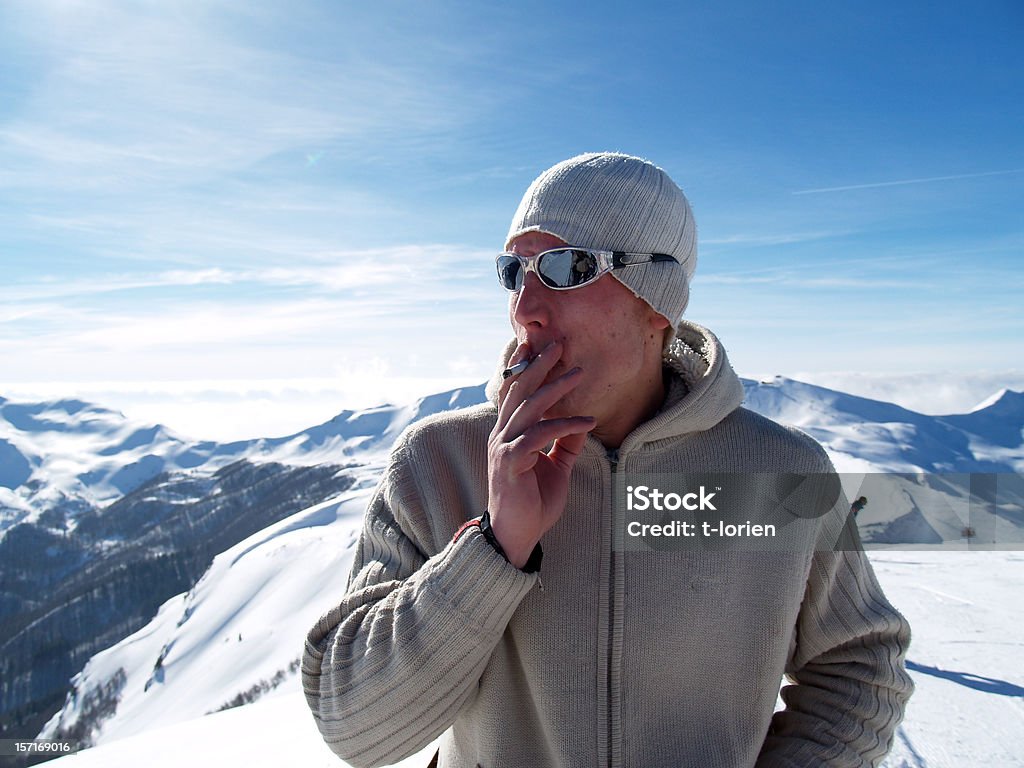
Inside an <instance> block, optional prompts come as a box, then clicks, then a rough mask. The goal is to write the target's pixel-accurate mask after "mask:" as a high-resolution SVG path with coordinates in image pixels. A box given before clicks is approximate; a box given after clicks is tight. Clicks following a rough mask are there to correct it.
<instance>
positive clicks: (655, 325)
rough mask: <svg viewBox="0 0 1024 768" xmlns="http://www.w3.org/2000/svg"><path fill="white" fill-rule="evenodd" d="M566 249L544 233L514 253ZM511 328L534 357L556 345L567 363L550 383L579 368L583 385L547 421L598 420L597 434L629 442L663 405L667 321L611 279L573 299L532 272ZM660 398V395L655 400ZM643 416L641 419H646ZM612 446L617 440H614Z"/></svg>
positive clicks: (512, 303) (517, 245) (520, 243)
mask: <svg viewBox="0 0 1024 768" xmlns="http://www.w3.org/2000/svg"><path fill="white" fill-rule="evenodd" d="M563 245H568V244H567V243H565V242H564V241H562V240H560V239H559V238H557V237H555V236H553V235H549V234H547V233H544V232H527V233H525V234H522V235H520V236H519V237H517V238H515V239H514V240H513V241H512V243H511V246H510V248H509V250H510V251H511V252H512V253H516V254H519V255H522V256H534V255H536V254H538V253H541V252H543V251H547V250H550V249H552V248H557V247H559V246H563ZM509 321H510V322H511V324H512V329H513V330H514V331H515V334H516V339H517V340H518V341H520V342H526V343H527V344H528V346H529V356H530V357H533V356H535V355H537V354H538V353H539V352H540V351H541V350H543V349H544V347H546V346H547V345H548V344H549V343H550V342H552V341H560V342H562V357H561V359H560V360H559V362H558V363H557V364H556V366H555V368H554V370H552V371H551V373H550V374H549V376H548V378H547V380H548V381H551V380H553V379H555V378H557V377H558V376H560V375H562V374H563V373H566V372H567V371H569V370H571V369H572V368H573V367H576V366H578V367H579V368H581V369H582V373H581V374H580V383H579V386H577V387H576V388H575V389H574V390H572V391H571V392H569V393H568V394H567V395H566V396H565V397H563V398H562V399H561V400H560V401H559V402H558V404H557V405H556V406H555V407H554V408H552V409H551V410H550V411H549V412H548V413H547V414H546V415H547V416H548V417H561V416H593V417H594V418H595V419H597V427H596V428H595V430H594V434H595V435H596V436H597V437H598V438H599V439H600V438H601V436H602V433H606V434H614V433H617V432H621V434H622V435H623V436H624V435H625V434H626V433H628V432H629V431H630V430H631V429H632V428H633V427H634V426H635V425H636V424H637V423H639V421H642V420H643V419H645V418H647V417H649V416H650V415H651V412H648V411H650V409H651V406H652V403H653V407H654V409H656V408H657V407H658V406H660V404H661V397H662V396H663V390H662V388H661V387H662V384H661V381H662V379H661V350H662V339H663V336H664V330H665V328H667V327H668V320H666V319H665V318H664V317H663V316H662V315H659V314H658V313H657V312H655V311H654V310H653V309H652V308H651V306H650V305H649V304H647V303H646V302H645V301H643V300H641V299H638V298H637V297H636V296H634V295H633V293H632V292H631V291H630V290H629V289H628V288H627V287H626V286H625V285H623V284H622V283H620V282H619V281H618V280H616V279H615V278H614V277H612V275H611V274H606V275H603V276H602V277H600V278H599V279H598V280H596V281H595V282H593V283H591V284H589V285H586V286H583V287H582V288H576V289H574V290H571V291H553V290H551V289H550V288H548V287H547V286H545V285H544V284H543V283H541V282H540V280H539V279H538V278H537V276H536V275H535V274H533V273H532V272H527V273H526V276H525V280H524V281H523V287H522V289H521V290H520V291H518V292H517V293H513V294H510V295H509ZM653 390H656V393H654V392H653ZM641 411H642V413H641ZM613 442H614V440H613Z"/></svg>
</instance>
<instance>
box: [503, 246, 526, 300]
mask: <svg viewBox="0 0 1024 768" xmlns="http://www.w3.org/2000/svg"><path fill="white" fill-rule="evenodd" d="M497 264H498V281H499V282H500V283H501V285H502V287H503V288H504V289H505V290H506V291H518V290H519V289H520V287H522V281H523V267H522V265H521V264H520V263H519V259H517V258H515V257H514V256H507V255H505V254H502V255H501V256H499V257H498V262H497Z"/></svg>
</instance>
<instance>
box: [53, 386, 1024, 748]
mask: <svg viewBox="0 0 1024 768" xmlns="http://www.w3.org/2000/svg"><path fill="white" fill-rule="evenodd" d="M744 386H745V388H746V403H747V405H748V407H751V408H753V409H754V410H757V411H760V412H761V413H764V414H765V415H768V416H769V417H771V418H775V419H778V420H780V421H783V422H788V423H791V424H795V425H796V426H799V427H800V428H801V429H804V430H805V431H807V432H809V433H811V434H812V435H814V436H815V437H816V438H817V439H818V440H820V441H821V442H822V443H823V444H824V445H825V447H826V449H827V450H828V452H829V454H830V456H831V457H832V459H833V462H834V463H835V464H836V466H837V468H838V469H839V470H840V471H841V472H842V473H844V484H848V485H850V487H848V488H847V492H848V493H851V491H852V490H863V489H864V488H871V489H872V490H871V491H870V493H867V495H869V497H870V498H872V504H871V505H870V506H869V507H868V509H867V510H866V511H865V512H864V513H862V514H861V517H860V519H859V523H860V525H861V528H862V533H864V535H865V538H866V540H867V541H868V542H869V543H870V541H871V540H872V537H875V539H876V540H877V543H880V544H885V543H893V542H894V541H899V542H900V543H901V545H903V546H905V545H906V544H907V543H908V542H915V541H916V542H918V543H919V544H932V543H936V539H935V538H934V537H935V536H938V541H940V542H942V541H944V542H946V543H947V544H948V543H950V542H955V541H961V542H963V546H965V547H966V546H967V544H968V543H969V542H967V540H964V539H963V537H962V533H963V530H962V529H963V527H964V522H965V521H967V522H971V521H973V520H974V519H975V518H974V517H973V516H972V515H978V514H982V513H984V514H986V515H988V516H989V518H991V519H992V520H996V521H998V522H999V524H1000V525H1002V526H1003V528H1001V529H1000V530H999V531H998V534H999V536H1001V537H1005V536H1009V537H1010V539H1009V540H1012V541H1024V539H1021V538H1013V537H1015V536H1019V534H1020V531H1022V530H1024V519H1022V518H1021V514H1020V508H1021V507H1020V503H1019V502H1020V498H1022V495H1021V494H1019V493H1018V492H1017V491H1014V493H1017V494H1018V495H1015V496H1012V497H1007V496H1005V494H1004V496H1003V497H996V496H991V493H990V491H991V490H992V489H991V488H987V487H983V488H979V487H976V486H972V485H971V481H970V475H967V474H965V473H981V472H985V473H1001V474H1005V475H1007V476H1009V477H1015V475H1009V474H1008V473H1011V472H1019V471H1020V468H1021V467H1022V466H1024V446H1022V443H1024V440H1022V438H1021V430H1022V427H1024V406H1022V403H1024V396H1022V395H1021V394H1020V393H1016V392H1008V391H1006V392H1002V393H999V394H998V395H997V396H995V397H993V398H991V399H990V400H989V401H988V402H986V403H983V404H982V405H981V406H979V407H978V408H976V409H975V410H973V411H972V412H970V413H967V414H957V415H951V416H941V417H936V416H925V415H923V414H918V413H915V412H913V411H908V410H906V409H903V408H900V407H898V406H894V405H891V404H888V403H881V402H878V401H872V400H867V399H864V398H858V397H853V396H850V395H846V394H844V393H841V392H836V391H833V390H828V389H824V388H821V387H814V386H811V385H807V384H803V383H800V382H796V381H792V380H787V379H782V378H777V379H773V380H771V381H767V382H753V381H745V382H744ZM481 398H482V391H481V388H475V389H474V390H459V391H456V392H454V393H445V394H444V395H439V396H436V397H435V398H428V399H427V400H424V401H421V402H420V403H417V404H416V405H414V406H411V407H409V408H406V409H402V408H393V407H387V408H382V409H373V410H371V411H364V412H359V413H358V414H356V413H350V414H342V415H340V416H339V417H337V418H336V419H333V420H332V421H331V422H327V423H326V424H324V425H321V426H320V427H317V428H314V430H309V431H307V432H303V433H299V435H295V436H291V437H290V438H281V439H280V440H278V441H254V442H256V443H261V444H262V445H261V450H264V451H266V453H265V454H264V455H276V456H280V457H287V458H289V459H290V460H291V461H296V457H298V456H301V455H302V452H303V450H304V449H308V450H309V451H310V452H311V453H312V454H315V452H316V451H318V450H321V449H322V447H323V446H324V445H327V444H330V445H332V446H333V447H332V450H337V449H338V447H339V446H341V447H343V448H344V449H345V451H346V457H347V458H348V459H349V460H350V461H351V462H352V464H353V465H358V466H356V467H354V468H353V470H352V471H354V472H356V473H357V475H358V477H354V484H353V485H352V486H351V487H350V488H349V489H348V490H346V491H344V492H343V493H342V494H341V495H339V496H337V497H336V498H334V499H332V500H330V501H327V502H324V503H321V504H318V505H315V506H313V507H310V508H308V509H305V510H303V511H301V512H297V513H295V514H293V515H291V516H289V517H287V518H285V519H283V520H281V521H280V522H277V523H275V524H273V525H271V526H270V527H268V528H265V529H263V530H260V531H258V532H257V533H254V534H253V535H251V536H249V537H248V538H246V539H244V540H243V541H241V542H239V543H238V544H236V545H235V546H233V547H231V548H229V549H227V550H226V551H224V552H222V553H221V554H220V555H218V556H217V557H216V558H215V560H214V562H213V564H212V565H211V567H210V568H209V569H208V570H207V571H206V573H205V574H204V575H203V577H202V579H201V580H200V581H199V582H198V583H197V584H196V585H195V586H194V587H193V588H192V589H191V590H189V591H187V592H184V593H183V594H180V595H178V596H176V597H172V598H171V599H170V600H168V601H167V602H165V603H164V604H163V606H162V607H161V608H160V611H159V613H158V614H157V616H156V617H155V618H154V619H153V620H152V621H151V622H150V623H149V624H147V625H146V626H145V627H143V628H142V629H140V630H138V631H137V632H135V633H133V634H132V635H131V636H129V637H127V638H125V639H124V640H122V641H120V642H118V643H116V644H115V645H113V646H112V647H110V648H108V649H107V650H105V651H103V652H101V653H99V654H97V655H95V656H94V657H93V658H92V659H91V660H90V661H89V663H88V664H87V665H86V666H85V668H84V669H83V670H82V672H81V673H80V674H79V675H77V676H76V677H75V679H74V681H73V683H74V685H73V689H72V692H71V694H70V695H69V696H68V698H67V700H66V702H65V704H64V707H63V708H62V709H61V711H60V712H59V713H58V714H57V715H55V716H54V717H53V718H52V719H51V720H50V722H49V723H48V724H47V726H46V728H45V729H44V731H43V734H42V735H44V736H49V737H54V736H61V735H64V736H71V737H74V738H86V739H89V738H91V739H92V740H93V741H94V742H95V743H100V744H104V743H108V742H111V741H113V740H116V739H120V738H122V737H127V736H130V735H135V734H140V733H142V732H144V731H146V730H148V729H151V728H156V727H159V726H166V725H168V724H169V723H173V722H176V721H184V720H187V719H189V718H193V717H197V716H201V715H203V714H205V713H207V712H214V711H217V710H219V709H221V708H223V707H224V706H225V705H233V704H240V703H245V702H248V701H253V700H256V699H259V698H264V697H273V696H276V695H281V694H289V693H291V694H294V693H296V692H297V691H298V675H297V665H296V660H297V659H298V657H299V655H300V653H301V649H302V643H303V639H304V636H305V632H306V631H307V630H308V628H309V626H311V625H312V622H313V621H314V620H315V618H316V617H317V616H318V615H319V614H320V613H322V612H323V611H325V610H327V609H328V608H329V607H330V606H331V605H332V604H333V603H334V602H335V601H336V600H337V598H338V597H339V595H340V594H341V593H342V591H343V589H344V583H345V578H346V576H347V571H348V567H349V564H350V562H351V554H352V549H351V547H352V545H353V543H354V541H355V538H356V536H357V530H358V526H359V522H360V518H361V515H362V510H363V508H364V506H365V503H366V499H367V495H368V493H369V488H370V486H372V485H373V483H374V482H375V479H376V477H377V476H378V473H379V470H380V467H381V464H380V461H379V457H380V456H381V455H382V452H383V450H384V449H386V447H387V445H390V442H391V440H392V439H393V437H394V436H395V435H397V433H398V432H399V431H400V430H401V429H402V428H404V426H405V425H406V424H408V423H411V421H413V420H415V419H416V418H418V417H420V416H422V415H425V414H426V413H430V412H435V411H437V410H443V409H444V408H446V407H455V406H461V405H468V404H471V403H472V402H474V401H479V400H480V399H481ZM273 451H278V453H276V454H274V453H273ZM361 451H362V452H365V453H362V452H361ZM363 456H367V457H369V456H375V457H377V458H376V459H375V460H373V461H366V462H365V463H359V462H360V458H361V457H363ZM893 473H900V474H899V475H894V474H893ZM958 476H961V477H966V478H967V480H966V481H965V484H964V483H961V484H960V485H957V483H956V482H955V479H956V477H958ZM893 477H895V480H893V479H891V478H893ZM879 478H887V479H886V480H885V481H884V482H883V481H882V480H879ZM935 478H938V480H935ZM951 479H952V481H951ZM872 483H875V485H871V484H872ZM879 483H881V484H879ZM1011 490H1012V489H1011ZM965 494H966V495H965ZM986 494H989V496H991V498H988V501H987V503H986V505H983V506H984V508H983V509H981V511H979V509H978V503H977V502H978V499H981V501H985V500H986V498H987V497H986ZM936 498H941V503H939V502H937V501H936ZM1007 498H1010V499H1011V503H1006V499H1007ZM972 500H973V501H974V502H975V504H974V507H975V509H973V510H972V509H968V507H969V506H970V503H971V501H972ZM1000 505H1002V506H1000ZM1014 505H1016V507H1015V508H1014ZM977 519H981V518H977ZM901 521H902V522H901ZM922 521H923V523H922ZM993 530H995V529H994V528H993ZM901 536H902V537H903V538H900V537H901ZM914 537H917V538H914ZM1000 540H1001V541H1002V540H1003V539H1002V538H1001V539H1000ZM970 543H976V542H970Z"/></svg>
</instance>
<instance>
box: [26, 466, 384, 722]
mask: <svg viewBox="0 0 1024 768" xmlns="http://www.w3.org/2000/svg"><path fill="white" fill-rule="evenodd" d="M365 485H366V484H363V486H364V487H362V488H360V489H358V490H354V491H350V492H348V493H345V494H344V495H342V496H341V497H339V498H338V499H337V500H335V501H330V502H326V503H324V504H319V505H317V506H314V507H311V508H309V509H306V510H303V511H302V512H299V513H297V514H295V515H293V516H291V517H290V518H288V519H286V520H283V521H281V522H279V523H277V524H275V525H273V526H270V527H269V528H267V529H265V530H263V531H260V532H259V533H257V534H255V535H254V536H251V537H249V538H248V539H246V540H244V541H242V542H241V543H239V544H237V545H236V546H234V547H232V548H231V549H229V550H227V551H226V552H224V553H222V554H221V555H219V556H218V557H217V558H215V560H214V562H213V565H212V566H211V567H210V569H209V570H208V571H207V572H206V574H205V575H204V576H203V578H202V579H201V580H200V581H199V583H198V584H196V586H195V587H194V588H193V589H192V590H191V591H189V592H188V593H187V594H183V595H178V596H177V597H175V598H172V599H171V600H169V601H167V603H165V604H164V605H163V606H162V608H161V609H160V613H159V614H158V615H157V617H156V618H155V619H154V620H153V621H152V622H150V624H149V625H147V626H146V627H144V628H143V629H141V630H139V631H138V632H136V633H135V634H133V635H131V636H130V637H128V638H125V639H124V640H123V641H121V642H120V643H118V644H117V645H115V646H113V647H112V648H110V649H108V650H106V651H103V652H102V653H99V654H97V655H96V656H94V657H93V658H92V659H91V660H90V661H89V663H88V664H87V665H86V667H85V669H84V670H83V671H82V673H81V674H80V675H78V677H77V678H76V680H75V688H76V692H77V695H76V696H75V697H73V698H72V699H69V701H68V703H67V705H66V706H65V708H64V710H63V711H62V712H61V713H60V715H59V716H58V717H57V718H55V719H54V720H52V721H51V722H50V723H49V724H48V725H47V728H46V731H45V732H46V733H55V732H56V731H57V730H58V729H63V730H65V731H68V730H69V729H70V728H71V727H73V725H74V724H75V723H77V722H78V721H79V720H80V719H81V718H83V717H88V716H89V714H90V713H89V704H88V702H89V700H90V697H89V692H90V691H96V690H100V689H102V687H103V686H104V685H106V684H108V683H109V682H110V681H113V680H116V679H118V678H119V677H120V676H121V671H122V670H123V675H124V677H123V684H121V690H120V696H119V702H118V704H117V712H116V714H115V715H114V717H112V718H110V719H108V720H105V721H102V722H100V724H99V728H98V730H97V731H96V732H95V733H94V734H93V737H94V739H95V740H96V741H109V740H113V739H119V738H124V737H126V736H132V735H135V734H138V733H141V732H142V731H145V730H147V729H149V728H153V727H157V726H159V725H165V724H167V723H168V722H173V721H178V720H186V719H190V718H194V717H200V716H202V715H205V714H207V713H209V712H213V711H217V710H219V709H221V708H222V707H224V705H226V704H228V703H229V702H230V701H231V700H232V699H234V698H235V697H236V696H242V697H243V698H245V694H246V693H247V692H250V693H249V696H248V698H251V699H254V698H258V697H259V696H260V695H262V694H263V693H265V692H269V690H272V689H273V688H272V686H274V683H275V682H276V683H277V685H281V684H282V683H284V684H286V687H287V688H290V689H292V690H294V686H295V685H296V682H297V660H298V659H299V656H300V654H301V652H302V647H303V640H304V638H305V632H306V631H307V630H308V628H309V627H310V626H312V625H313V623H314V621H315V620H316V619H317V618H318V617H319V616H320V614H321V613H323V612H325V611H326V610H327V609H328V608H329V607H330V604H331V601H332V599H334V598H336V597H337V595H339V594H341V593H342V592H343V591H344V588H345V579H346V577H347V575H348V567H349V564H350V562H351V557H352V546H353V544H354V543H355V538H356V535H357V530H358V527H359V522H360V521H361V519H362V514H363V510H364V509H365V506H366V501H367V497H368V494H369V490H370V489H369V488H367V487H365ZM264 689H266V690H264Z"/></svg>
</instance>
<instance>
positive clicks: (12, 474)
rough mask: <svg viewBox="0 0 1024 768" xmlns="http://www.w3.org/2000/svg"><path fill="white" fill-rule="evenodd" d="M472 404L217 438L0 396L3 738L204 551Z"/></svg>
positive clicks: (380, 411) (330, 492)
mask: <svg viewBox="0 0 1024 768" xmlns="http://www.w3.org/2000/svg"><path fill="white" fill-rule="evenodd" d="M481 397H482V387H476V388H469V389H462V390H455V391H452V392H448V393H444V394H443V395H436V396H432V397H428V398H423V399H421V400H419V401H418V402H416V403H414V404H411V405H404V406H381V407H378V408H372V409H368V410H362V411H345V412H343V413H341V414H339V415H338V416H336V417H335V418H333V419H331V420H330V421H328V422H326V423H324V424H321V425H318V426H316V427H312V428H310V429H308V430H304V431H302V432H299V433H297V434H294V435H289V436H286V437H281V438H272V439H260V440H251V441H243V442H236V443H229V444H217V443H213V442H209V441H206V442H198V441H190V440H187V439H185V438H183V437H181V436H179V435H176V434H174V433H172V432H171V431H170V430H167V429H166V428H164V427H162V426H159V425H144V424H138V423H134V422H132V421H130V420H128V419H125V418H124V417H123V416H122V415H121V414H118V413H116V412H114V411H110V410H107V409H104V408H101V407H98V406H95V405H91V404H88V403H83V402H81V401H73V400H63V401H57V402H49V403H15V402H11V401H6V400H5V401H2V402H0V481H2V482H3V483H4V484H5V485H4V487H3V488H0V493H2V495H0V507H2V508H3V510H0V516H4V512H6V515H5V516H4V519H5V524H4V525H2V526H0V529H2V530H0V737H5V736H10V735H15V736H16V735H22V734H24V733H28V732H34V731H36V730H38V729H39V727H41V726H42V724H43V723H44V722H45V720H46V718H47V717H49V716H50V715H51V714H52V712H53V711H54V710H55V709H57V708H58V707H59V706H60V705H61V703H62V702H63V701H64V699H65V695H66V692H67V690H68V679H69V678H70V677H71V676H72V675H74V674H75V673H76V672H77V671H79V670H80V669H81V668H82V665H83V664H84V663H85V662H86V661H87V660H88V659H89V657H90V656H91V655H93V654H94V653H96V652H97V651H100V650H102V649H103V648H106V647H108V646H110V645H112V644H113V643H116V642H117V641H118V640H120V639H122V638H124V637H125V636H126V635H128V634H130V633H132V632H134V631H135V630H137V629H139V628H140V627H142V626H144V625H145V624H146V623H147V622H148V621H149V620H150V619H151V618H152V617H153V615H154V614H155V613H156V612H157V609H158V608H159V606H160V605H161V604H162V603H163V602H164V601H165V600H167V599H168V598H170V597H172V596H173V595H175V594H178V593H180V592H182V591H183V590H187V589H189V588H190V587H191V586H192V585H193V584H194V583H195V582H196V580H197V579H199V577H200V576H202V574H203V573H204V572H205V571H206V569H207V568H208V567H209V566H210V563H211V560H212V559H213V557H214V556H215V555H216V554H217V553H219V552H222V551H224V550H225V549H227V548H229V547H231V546H233V545H234V544H236V543H237V542H238V541H240V540H242V539H244V538H246V537H247V536H249V535H250V534H253V533H255V532H257V531H259V530H261V529H263V528H265V527H267V526H270V525H273V524H274V523H276V522H277V521H279V520H281V519H282V518H284V517H287V516H288V515H291V514H294V513H295V512H297V511H299V510H301V509H304V508H306V507H309V506H310V505H314V504H316V503H319V502H321V501H323V500H325V499H328V498H332V497H335V496H337V495H338V494H339V493H341V492H343V491H345V490H346V489H348V488H350V487H353V486H354V485H355V486H357V485H358V483H359V478H360V476H361V475H362V474H364V473H365V472H366V471H368V470H369V471H371V472H375V471H379V468H380V465H381V462H382V461H383V457H384V455H385V454H386V452H387V450H388V448H389V446H390V444H391V443H392V442H393V440H394V438H395V436H396V435H397V434H398V433H399V432H400V431H401V430H402V429H403V428H404V427H405V426H406V425H407V424H408V423H410V422H411V421H414V420H416V419H418V418H421V417H422V416H424V415H426V414H428V413H432V412H435V411H437V410H441V409H445V408H452V407H458V406H461V405H464V404H468V403H469V402H473V401H476V400H478V399H480V398H481Z"/></svg>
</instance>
